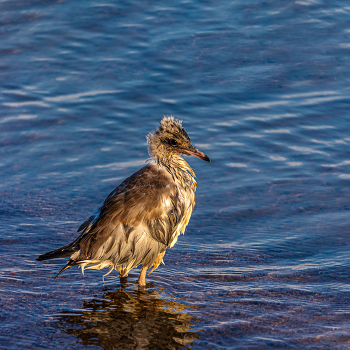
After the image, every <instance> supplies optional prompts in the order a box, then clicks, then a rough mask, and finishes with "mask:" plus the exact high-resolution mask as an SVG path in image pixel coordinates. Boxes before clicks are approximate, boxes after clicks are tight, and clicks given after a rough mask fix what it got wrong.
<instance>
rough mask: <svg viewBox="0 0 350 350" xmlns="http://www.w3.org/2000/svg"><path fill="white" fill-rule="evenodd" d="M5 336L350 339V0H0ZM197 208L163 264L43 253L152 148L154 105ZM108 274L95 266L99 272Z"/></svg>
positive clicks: (234, 341) (173, 343)
mask: <svg viewBox="0 0 350 350" xmlns="http://www.w3.org/2000/svg"><path fill="white" fill-rule="evenodd" d="M0 19H1V27H0V28H1V40H0V52H1V62H0V65H1V70H0V83H1V86H0V89H1V94H0V104H1V112H0V113H1V117H0V130H1V135H0V174H1V182H0V193H1V208H0V215H1V226H0V237H1V245H0V249H1V266H0V298H1V313H0V319H1V324H0V347H1V348H4V349H43V348H51V349H69V348H74V349H84V348H88V349H101V348H102V349H180V348H182V347H188V348H193V349H269V348H277V349H349V348H350V325H349V320H350V317H349V316H350V315H349V314H350V307H349V303H350V294H349V292H350V283H349V282H350V280H349V275H350V260H349V259H350V258H349V245H350V238H349V229H350V216H349V214H350V212H349V210H350V196H349V194H350V193H349V192H350V190H349V182H350V157H349V154H350V153H349V151H350V114H349V107H350V103H349V97H350V96H349V81H350V80H349V77H350V58H349V57H350V24H349V23H350V21H349V19H350V5H349V4H348V2H346V1H334V2H325V1H317V0H315V1H313V0H309V1H307V0H305V1H263V2H262V1H243V0H239V1H234V2H229V1H222V2H217V1H205V2H200V1H197V2H196V1H167V2H147V1H142V2H137V1H125V2H123V1H118V2H117V1H115V2H105V3H103V2H101V1H95V0H92V1H78V0H75V1H2V2H1V3H0ZM165 114H166V115H171V114H172V115H175V116H176V117H178V118H181V119H183V120H184V125H185V127H186V128H187V131H188V133H189V135H190V136H191V138H192V141H193V143H194V145H195V146H197V147H198V148H199V149H201V150H202V151H203V152H205V153H206V154H208V155H209V156H210V157H211V159H212V163H211V164H209V163H205V162H202V161H200V160H198V159H189V162H190V164H191V165H192V166H193V168H194V170H195V172H196V175H197V180H198V190H197V197H196V202H197V205H196V208H195V210H194V212H193V216H192V219H191V221H190V224H189V226H188V228H187V231H186V234H185V236H181V237H180V239H179V241H178V243H177V245H176V246H175V247H174V248H172V249H170V250H168V252H167V254H166V256H165V259H164V260H165V266H161V267H160V268H159V269H158V270H157V271H156V272H154V273H153V274H152V275H150V276H149V277H148V279H147V281H148V284H147V288H146V290H145V291H139V290H138V288H137V284H136V280H137V274H138V271H137V270H133V271H132V273H131V274H130V277H129V279H128V281H127V282H126V283H125V284H123V285H121V284H120V282H119V278H118V275H117V274H116V273H114V274H111V275H109V276H108V277H106V279H105V283H103V281H102V275H103V272H102V271H87V272H86V273H85V276H82V275H81V274H80V272H79V271H78V270H77V269H70V270H68V271H66V272H65V273H64V274H62V275H61V276H60V277H59V278H57V279H54V278H53V277H54V276H55V274H56V273H57V272H58V271H59V270H60V269H61V268H62V266H64V263H65V260H62V259H61V260H55V261H48V262H41V263H39V262H36V261H35V258H36V257H37V256H38V255H39V254H41V253H44V252H46V251H49V250H52V249H54V248H57V247H59V246H61V245H64V244H66V243H68V242H69V241H71V240H72V239H74V238H75V237H77V233H76V229H77V228H78V226H79V224H80V223H81V222H82V221H83V220H84V219H85V218H86V217H87V216H89V215H90V213H91V212H92V211H94V210H95V209H96V208H97V207H98V206H99V205H100V204H101V203H102V202H103V200H104V199H105V197H106V196H107V195H108V193H109V192H110V191H111V190H112V189H113V188H114V187H115V186H116V185H118V184H119V183H120V182H121V181H122V180H123V179H124V178H125V177H127V176H129V175H130V174H132V173H133V172H134V171H136V170H137V169H139V168H140V167H141V166H142V165H143V164H144V161H145V160H146V159H147V157H148V155H147V147H146V140H145V136H146V134H147V133H148V132H149V131H151V130H154V129H155V128H156V127H157V125H158V123H159V120H160V119H161V117H162V116H163V115H165ZM106 272H107V271H106Z"/></svg>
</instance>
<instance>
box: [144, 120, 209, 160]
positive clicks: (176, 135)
mask: <svg viewBox="0 0 350 350" xmlns="http://www.w3.org/2000/svg"><path fill="white" fill-rule="evenodd" d="M147 142H148V152H149V154H150V156H151V157H153V158H155V159H157V160H158V161H161V162H162V161H168V162H169V161H171V159H172V158H173V157H174V155H176V154H185V155H188V156H193V157H197V158H199V159H202V160H205V161H206V162H210V158H209V157H208V156H207V155H205V154H204V153H203V152H201V151H199V150H198V149H196V148H194V147H193V146H192V143H191V140H190V138H189V136H188V135H187V132H186V130H185V129H184V128H183V126H182V121H181V120H178V119H175V118H174V117H164V118H163V119H162V120H161V122H160V126H159V127H158V129H157V130H156V131H155V132H153V133H149V134H148V135H147Z"/></svg>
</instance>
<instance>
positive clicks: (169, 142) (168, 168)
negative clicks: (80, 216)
mask: <svg viewBox="0 0 350 350" xmlns="http://www.w3.org/2000/svg"><path fill="white" fill-rule="evenodd" d="M147 142H148V145H149V146H148V151H149V154H150V156H151V159H149V160H148V161H147V162H148V164H147V165H146V166H145V167H143V168H142V169H140V170H139V171H137V172H136V173H135V174H133V175H131V176H130V177H128V178H127V179H126V180H124V181H123V182H122V183H121V184H120V185H119V186H118V187H116V188H115V189H114V190H113V191H112V192H111V193H110V195H109V196H108V197H107V199H106V200H105V201H104V203H103V205H102V206H101V207H100V208H99V209H98V210H96V211H95V212H94V213H93V215H92V216H90V217H89V218H88V219H87V220H86V221H85V222H84V223H83V224H82V225H81V226H80V227H79V229H78V232H80V231H82V233H81V235H80V236H79V237H78V238H77V239H76V240H75V241H74V242H72V243H70V244H68V245H66V246H64V247H61V248H59V249H57V250H54V251H52V252H48V253H46V254H43V255H40V256H39V257H38V258H37V260H46V259H55V258H60V257H68V256H69V257H70V258H69V260H68V263H67V265H66V266H65V267H64V268H63V269H62V270H61V271H60V272H59V274H60V273H61V272H63V271H64V270H66V269H67V268H69V267H71V266H75V265H78V266H80V267H81V268H82V272H83V273H84V268H87V269H102V268H105V267H109V271H108V272H107V274H109V273H110V272H112V271H113V270H114V269H116V270H118V271H119V273H120V276H121V277H125V276H127V274H128V273H129V271H130V270H131V269H133V268H135V267H137V266H139V265H142V269H141V273H140V277H139V284H140V285H141V286H144V285H145V275H146V271H147V270H148V269H150V268H152V270H151V271H150V273H151V272H152V271H154V270H155V269H156V268H157V267H158V266H159V264H160V263H161V262H162V260H163V256H164V254H165V251H166V249H167V248H169V247H172V246H173V245H174V244H175V243H176V241H177V238H178V236H179V234H180V233H184V231H185V228H186V226H187V224H188V222H189V220H190V217H191V213H192V210H193V207H194V205H195V197H194V192H195V190H196V187H197V182H196V180H195V174H194V172H193V170H192V169H191V167H190V166H189V165H188V163H187V162H186V161H185V160H184V159H183V158H182V155H183V154H185V155H190V156H195V157H197V158H200V159H203V160H205V161H207V162H210V159H209V157H208V156H206V155H205V154H204V153H202V152H200V151H199V150H197V149H196V148H194V147H193V146H192V143H191V140H190V138H189V136H188V135H187V133H186V131H185V129H184V128H183V127H182V121H180V120H177V119H174V118H173V117H164V118H163V119H162V120H161V123H160V126H159V127H158V129H157V130H156V131H155V132H154V133H150V134H149V135H148V136H147ZM107 274H106V275H107Z"/></svg>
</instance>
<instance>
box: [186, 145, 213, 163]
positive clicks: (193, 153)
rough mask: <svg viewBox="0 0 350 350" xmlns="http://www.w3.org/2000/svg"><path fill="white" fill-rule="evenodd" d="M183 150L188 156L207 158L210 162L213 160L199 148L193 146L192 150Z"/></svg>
mask: <svg viewBox="0 0 350 350" xmlns="http://www.w3.org/2000/svg"><path fill="white" fill-rule="evenodd" d="M182 152H183V153H184V154H186V155H188V156H193V157H196V158H199V159H202V160H205V161H206V162H209V163H210V162H211V160H210V158H209V157H208V156H207V155H206V154H204V153H203V152H201V151H200V150H199V149H197V148H194V147H193V148H192V149H191V150H188V149H184V150H182Z"/></svg>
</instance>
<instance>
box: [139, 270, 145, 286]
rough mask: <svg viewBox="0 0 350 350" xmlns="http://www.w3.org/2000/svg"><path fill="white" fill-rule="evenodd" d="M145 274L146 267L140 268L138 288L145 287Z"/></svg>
mask: <svg viewBox="0 0 350 350" xmlns="http://www.w3.org/2000/svg"><path fill="white" fill-rule="evenodd" d="M146 272H147V267H146V266H145V267H142V269H141V273H140V277H139V280H138V282H139V286H140V287H144V286H145V285H146Z"/></svg>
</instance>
